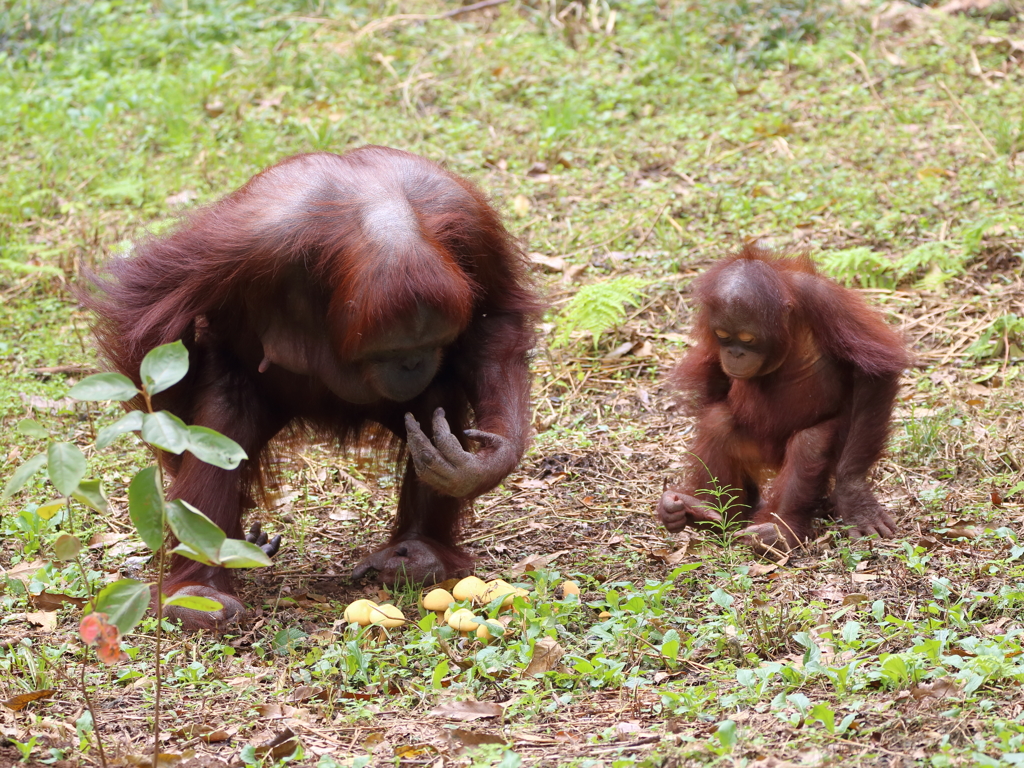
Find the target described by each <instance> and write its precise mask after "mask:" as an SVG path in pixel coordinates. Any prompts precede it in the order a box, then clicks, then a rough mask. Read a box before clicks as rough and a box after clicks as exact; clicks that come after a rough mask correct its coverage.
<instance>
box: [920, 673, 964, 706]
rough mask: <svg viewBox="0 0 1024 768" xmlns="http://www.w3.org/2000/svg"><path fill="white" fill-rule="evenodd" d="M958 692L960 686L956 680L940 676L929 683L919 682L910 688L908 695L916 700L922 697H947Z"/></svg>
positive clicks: (922, 698)
mask: <svg viewBox="0 0 1024 768" xmlns="http://www.w3.org/2000/svg"><path fill="white" fill-rule="evenodd" d="M959 693H960V687H959V686H958V685H957V682H956V680H954V679H953V678H951V677H940V678H939V679H938V680H933V681H932V682H930V683H919V684H917V685H914V686H911V688H910V695H911V696H913V697H914V698H915V699H917V700H918V701H922V700H924V699H948V698H950V697H953V696H957V695H959Z"/></svg>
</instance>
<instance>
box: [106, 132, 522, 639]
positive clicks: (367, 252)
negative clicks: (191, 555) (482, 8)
mask: <svg viewBox="0 0 1024 768" xmlns="http://www.w3.org/2000/svg"><path fill="white" fill-rule="evenodd" d="M95 282H96V284H97V286H98V290H97V291H94V293H93V294H92V295H91V296H89V297H87V298H86V301H87V303H88V304H89V305H90V306H91V307H92V308H93V309H94V310H95V311H96V313H97V314H98V317H99V321H98V324H97V328H96V332H97V335H98V338H99V341H100V344H101V347H102V349H103V351H104V352H105V354H106V356H107V357H108V358H109V360H110V361H111V362H112V363H113V365H114V366H115V367H116V369H117V370H119V371H121V372H123V373H125V374H126V375H128V376H130V377H131V378H132V379H133V380H135V381H136V382H138V381H139V366H140V363H141V361H142V358H143V356H144V355H145V354H146V353H147V352H148V351H149V350H151V349H153V348H154V347H156V346H158V345H160V344H165V343H168V342H171V341H174V340H176V339H181V340H182V341H183V342H184V343H185V346H186V347H187V348H188V350H189V357H190V367H189V371H188V375H187V377H186V378H185V379H184V380H183V381H182V382H181V383H180V384H177V385H175V386H174V387H173V388H171V389H170V390H168V391H166V392H164V393H161V394H159V395H158V396H157V397H156V398H155V407H156V408H164V409H167V410H170V411H172V412H173V413H175V414H177V415H178V416H179V417H181V418H182V419H183V420H184V421H185V422H186V423H189V424H200V425H204V426H207V427H211V428H213V429H215V430H218V431H220V432H222V433H224V434H225V435H228V436H229V437H231V438H233V439H234V440H235V441H237V442H238V443H239V444H240V445H241V446H242V448H244V449H245V451H246V452H247V454H248V455H249V457H250V458H249V460H247V461H244V462H243V463H242V466H241V467H240V468H239V469H237V470H234V471H227V470H222V469H217V468H215V467H212V466H210V465H208V464H204V463H203V462H201V461H199V460H197V459H196V458H194V457H193V456H192V455H191V454H188V453H186V454H184V455H183V456H180V457H179V456H163V457H162V459H163V461H164V463H165V466H166V467H167V468H168V469H169V470H170V471H171V472H172V473H173V475H174V480H173V483H172V485H171V487H170V489H169V496H170V497H171V498H182V499H184V500H186V501H188V502H190V503H192V504H194V505H195V506H196V507H198V508H199V509H200V510H202V511H203V512H205V513H206V514H207V515H208V516H209V517H210V518H211V519H213V520H214V522H216V523H217V524H218V525H220V526H221V527H222V528H223V529H224V530H225V531H226V532H227V534H228V535H229V536H231V537H235V538H241V537H242V535H243V534H242V513H243V510H244V509H246V508H248V507H251V506H253V505H254V503H255V502H256V501H257V500H258V498H259V497H260V495H261V492H262V488H263V482H264V479H265V473H266V472H267V471H268V469H269V466H268V464H267V462H266V459H267V451H266V449H267V446H268V443H270V441H271V439H272V438H274V437H275V436H276V435H278V433H280V432H282V430H284V429H285V428H286V427H292V428H293V430H298V431H299V432H300V433H305V434H307V435H309V436H314V437H317V438H332V439H334V440H336V441H337V442H338V443H340V444H341V445H353V444H355V443H356V442H357V441H358V440H360V438H362V437H365V436H367V435H369V434H371V433H374V432H375V431H376V432H378V433H383V434H384V435H386V436H388V437H389V439H390V441H391V443H392V444H396V445H397V446H398V447H400V446H402V445H404V444H406V443H408V451H407V452H406V454H407V455H408V457H409V460H408V461H407V463H406V467H405V475H404V480H403V482H402V487H401V491H400V494H399V500H398V513H397V517H396V520H395V524H394V529H393V533H392V536H391V539H390V541H389V542H388V543H387V544H386V545H385V546H384V547H383V548H381V549H379V550H378V551H376V552H375V553H373V554H371V555H370V556H369V557H367V558H366V559H365V560H364V561H363V562H362V563H361V564H360V565H359V566H358V567H357V568H356V572H355V574H356V575H357V576H360V575H363V574H365V573H369V572H376V573H377V574H378V575H379V577H380V578H381V579H382V580H384V581H394V580H396V579H399V578H402V577H403V576H404V577H407V578H410V579H412V580H439V579H443V578H447V577H449V576H453V575H456V574H459V573H462V572H464V571H466V570H468V569H469V568H470V567H471V565H472V558H471V557H470V556H469V555H468V554H467V553H466V552H465V551H464V550H462V549H460V548H459V547H458V546H457V544H456V542H457V538H458V533H459V525H460V521H461V520H462V519H463V516H464V514H465V513H466V511H467V509H468V506H469V502H470V501H471V500H472V499H473V498H474V497H476V496H478V495H480V494H481V493H484V492H486V491H487V490H490V489H491V488H493V487H494V486H495V485H497V484H498V483H499V482H500V481H501V480H502V479H503V478H504V477H505V476H506V475H507V474H508V473H509V472H510V471H511V470H512V469H513V468H514V466H515V465H516V463H517V462H518V460H519V459H520V457H521V456H522V454H523V451H524V450H525V446H526V443H527V436H528V415H529V403H528V397H529V375H528V366H527V353H528V351H529V350H530V348H531V347H532V345H533V341H534V331H533V319H534V316H535V314H536V312H537V311H538V301H537V298H536V296H535V294H534V292H533V290H532V288H531V286H530V285H529V281H528V279H527V277H526V273H525V266H524V260H523V258H522V254H521V252H520V251H519V249H518V247H517V245H516V244H515V242H514V241H513V240H512V238H511V237H510V236H509V234H508V232H507V231H506V230H505V228H504V227H503V226H502V224H501V221H500V219H499V217H498V215H497V213H496V212H495V211H494V209H493V208H491V206H490V205H488V203H487V201H486V199H485V198H484V197H483V195H482V194H481V193H480V192H479V191H478V190H477V189H476V188H475V187H474V186H473V185H472V184H470V183H469V182H468V181H466V180H465V179H462V178H459V177H458V176H456V175H454V174H451V173H449V172H447V171H445V170H444V169H442V168H441V167H439V166H437V165H436V164H434V163H432V162H430V161H428V160H426V159H424V158H421V157H418V156H416V155H412V154H409V153H407V152H402V151H399V150H395V149H389V148H385V147H363V148H361V149H358V150H355V151H352V152H349V153H347V154H345V155H335V154H330V153H315V154H308V155H298V156H295V157H291V158H288V159H286V160H284V161H282V162H281V163H279V164H277V165H275V166H273V167H271V168H269V169H267V170H265V171H263V172H262V173H259V174H257V175H256V176H254V177H253V178H252V179H250V180H249V181H248V182H247V183H246V184H245V185H244V186H243V187H242V188H241V189H239V190H237V191H236V192H233V193H231V194H229V195H228V196H227V197H225V198H224V199H222V200H220V201H219V202H217V203H214V204H213V205H211V206H208V207H206V208H203V209H200V210H198V211H196V212H194V213H192V214H190V215H188V216H187V217H185V219H184V220H183V221H182V222H180V223H179V224H178V226H177V227H176V228H175V229H173V230H172V231H171V232H170V233H169V234H166V235H161V236H157V237H151V238H149V239H147V240H144V241H143V242H141V243H139V244H138V245H136V247H135V249H134V252H133V253H132V255H131V256H130V257H129V258H125V259H115V260H113V261H112V262H111V263H110V264H109V265H108V266H107V270H106V273H105V274H104V275H101V276H100V277H99V278H97V279H96V280H95ZM470 426H475V427H476V429H467V428H468V427H470ZM470 441H472V442H473V443H475V444H476V450H475V451H473V450H470V449H469V448H468V447H467V446H469V445H470ZM378 444H379V443H378ZM406 454H402V455H406ZM400 460H401V457H400ZM264 542H265V539H264V540H262V541H261V542H260V543H264ZM267 548H268V549H269V550H271V551H276V545H275V544H271V545H268V547H267ZM176 590H177V591H179V592H180V591H184V592H186V593H188V594H197V595H205V596H210V597H213V598H214V599H217V600H219V601H220V602H222V603H224V606H225V607H224V609H222V610H221V611H218V612H217V613H214V614H210V615H206V614H202V613H199V612H196V611H186V610H181V609H178V610H177V611H176V615H177V616H179V617H180V618H182V619H183V621H185V623H186V624H188V625H190V626H200V627H201V626H214V625H223V624H224V623H225V622H227V621H230V620H233V619H237V618H238V617H239V616H241V615H243V614H244V608H243V606H242V605H241V603H240V602H239V601H238V600H237V598H235V597H234V592H233V589H232V583H231V579H230V577H229V576H228V573H227V572H226V571H225V570H223V569H219V568H210V567H206V566H203V565H200V564H198V563H195V562H193V561H191V560H186V559H183V558H175V559H174V561H173V563H172V565H171V572H170V576H169V580H168V584H167V591H169V592H175V591H176Z"/></svg>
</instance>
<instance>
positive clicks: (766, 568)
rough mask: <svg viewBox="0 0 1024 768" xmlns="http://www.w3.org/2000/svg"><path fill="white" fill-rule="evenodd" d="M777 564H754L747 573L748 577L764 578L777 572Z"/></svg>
mask: <svg viewBox="0 0 1024 768" xmlns="http://www.w3.org/2000/svg"><path fill="white" fill-rule="evenodd" d="M778 568H779V564H778V563H754V564H753V565H752V566H750V570H748V571H747V575H748V576H764V575H765V574H766V573H771V572H772V571H775V570H778Z"/></svg>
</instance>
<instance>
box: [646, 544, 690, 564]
mask: <svg viewBox="0 0 1024 768" xmlns="http://www.w3.org/2000/svg"><path fill="white" fill-rule="evenodd" d="M686 551H687V548H686V547H683V548H682V549H677V550H675V551H672V550H669V549H665V548H664V547H662V548H659V549H653V550H651V551H650V553H649V554H650V556H651V557H653V558H654V559H656V560H661V561H662V562H663V563H665V565H679V564H680V563H681V562H683V560H684V559H686Z"/></svg>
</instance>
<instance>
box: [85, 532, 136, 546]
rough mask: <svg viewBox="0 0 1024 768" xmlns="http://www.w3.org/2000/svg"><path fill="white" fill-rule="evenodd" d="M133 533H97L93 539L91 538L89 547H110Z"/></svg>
mask: <svg viewBox="0 0 1024 768" xmlns="http://www.w3.org/2000/svg"><path fill="white" fill-rule="evenodd" d="M130 535H131V534H127V533H97V534H96V535H95V536H93V537H92V538H91V539H89V549H99V548H100V547H109V546H110V545H111V544H116V543H117V542H119V541H124V540H125V539H127V538H128V537H129V536H130Z"/></svg>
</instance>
